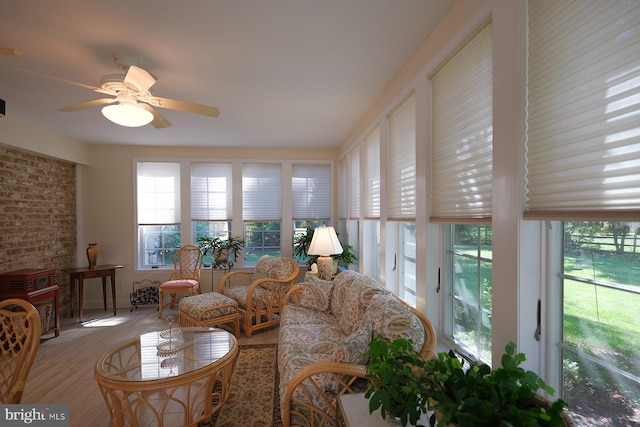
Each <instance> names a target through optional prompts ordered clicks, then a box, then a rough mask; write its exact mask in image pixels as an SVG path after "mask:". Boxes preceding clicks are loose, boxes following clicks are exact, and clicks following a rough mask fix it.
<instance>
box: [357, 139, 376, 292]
mask: <svg viewBox="0 0 640 427" xmlns="http://www.w3.org/2000/svg"><path fill="white" fill-rule="evenodd" d="M364 144H365V153H366V155H365V159H366V164H365V167H364V173H365V177H364V186H365V194H364V218H365V219H364V222H363V233H362V250H361V251H360V252H361V254H362V255H361V256H360V263H361V265H362V271H363V272H364V273H365V274H366V275H368V276H369V277H372V278H374V279H376V280H380V249H381V248H380V193H381V190H380V127H376V128H375V129H374V130H373V131H371V133H369V135H367V137H366V138H365V139H364Z"/></svg>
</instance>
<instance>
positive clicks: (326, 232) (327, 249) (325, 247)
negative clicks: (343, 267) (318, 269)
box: [307, 225, 342, 256]
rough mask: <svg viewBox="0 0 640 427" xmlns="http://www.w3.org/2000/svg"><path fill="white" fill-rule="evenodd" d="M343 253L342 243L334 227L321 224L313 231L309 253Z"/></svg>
mask: <svg viewBox="0 0 640 427" xmlns="http://www.w3.org/2000/svg"><path fill="white" fill-rule="evenodd" d="M341 253H342V245H341V244H340V240H338V235H337V234H336V230H335V229H334V228H333V227H326V226H324V225H323V226H321V227H318V228H316V229H315V230H314V231H313V238H312V239H311V244H310V245H309V250H308V251H307V254H308V255H321V256H329V255H338V254H341Z"/></svg>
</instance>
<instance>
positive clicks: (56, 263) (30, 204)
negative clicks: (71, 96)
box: [0, 145, 76, 315]
mask: <svg viewBox="0 0 640 427" xmlns="http://www.w3.org/2000/svg"><path fill="white" fill-rule="evenodd" d="M75 266H76V168H75V165H74V164H73V163H71V162H66V161H62V160H57V159H54V158H51V157H46V156H43V155H39V154H33V153H30V152H27V151H21V150H18V149H14V148H10V147H6V146H2V145H0V272H5V271H13V270H18V269H22V268H56V269H57V278H58V286H60V314H61V315H68V314H69V298H70V296H69V275H68V274H66V273H61V271H60V269H62V268H68V267H75Z"/></svg>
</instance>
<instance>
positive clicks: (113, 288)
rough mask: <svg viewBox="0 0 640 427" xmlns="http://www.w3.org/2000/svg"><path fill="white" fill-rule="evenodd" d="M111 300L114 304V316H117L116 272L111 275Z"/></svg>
mask: <svg viewBox="0 0 640 427" xmlns="http://www.w3.org/2000/svg"><path fill="white" fill-rule="evenodd" d="M111 300H112V302H113V315H114V316H115V315H116V272H115V270H114V271H113V272H112V273H111Z"/></svg>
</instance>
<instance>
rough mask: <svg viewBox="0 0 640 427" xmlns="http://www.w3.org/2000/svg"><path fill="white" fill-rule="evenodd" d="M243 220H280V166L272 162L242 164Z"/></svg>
mask: <svg viewBox="0 0 640 427" xmlns="http://www.w3.org/2000/svg"><path fill="white" fill-rule="evenodd" d="M242 218H243V220H244V221H281V220H282V167H281V165H280V164H272V163H247V164H244V165H243V166H242Z"/></svg>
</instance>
